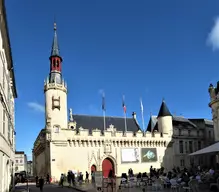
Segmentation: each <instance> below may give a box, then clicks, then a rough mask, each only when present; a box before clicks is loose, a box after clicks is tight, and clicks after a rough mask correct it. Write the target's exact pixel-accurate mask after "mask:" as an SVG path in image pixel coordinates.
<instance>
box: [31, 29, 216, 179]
mask: <svg viewBox="0 0 219 192" xmlns="http://www.w3.org/2000/svg"><path fill="white" fill-rule="evenodd" d="M49 59H50V73H49V76H48V78H47V79H46V81H45V82H44V94H45V127H44V128H43V129H42V130H41V131H40V133H39V135H38V137H37V138H36V141H35V142H34V147H33V172H34V175H35V176H36V175H38V176H46V175H47V174H49V175H50V176H51V177H52V179H53V181H55V180H59V178H60V175H61V174H62V173H65V174H66V173H67V172H68V171H69V170H71V171H73V172H75V173H78V172H82V173H83V174H85V172H86V171H88V172H89V173H90V172H91V171H102V172H103V176H104V177H107V176H108V173H109V171H110V170H111V169H112V170H113V172H114V173H115V175H117V176H121V174H122V173H127V171H128V169H130V168H132V169H133V171H134V173H138V172H143V171H145V172H148V171H149V169H150V166H153V167H154V168H160V167H164V168H165V169H166V170H171V169H172V168H174V167H176V166H180V167H184V166H188V165H190V164H191V163H195V162H188V161H187V159H188V158H187V153H189V152H188V151H187V148H186V145H185V143H186V142H187V140H188V143H190V144H189V146H190V145H191V146H192V148H193V147H194V146H196V145H197V144H198V141H200V142H201V144H200V146H199V147H202V148H203V147H204V146H205V145H206V143H204V141H205V139H203V138H205V135H206V134H205V131H206V130H210V131H211V134H213V132H212V130H213V129H212V127H213V124H212V122H211V121H207V120H205V119H196V120H195V119H191V120H189V119H185V118H184V117H176V116H173V115H172V114H171V113H170V111H169V109H168V107H167V105H166V103H165V101H162V104H161V107H160V111H159V113H158V115H157V116H152V117H151V118H150V121H149V123H148V129H147V131H146V132H144V131H142V130H141V127H140V126H139V124H138V121H137V118H136V113H135V112H133V115H132V117H131V118H128V117H127V119H126V120H127V121H126V127H127V129H124V117H108V116H106V117H105V123H104V122H103V117H101V116H90V115H78V114H73V112H72V110H71V109H69V110H68V108H67V84H66V82H64V80H63V77H62V57H61V55H60V53H59V47H58V40H57V31H56V25H55V26H54V38H53V44H52V50H51V55H50V57H49ZM68 111H69V112H68ZM197 122H198V123H199V125H198V123H197ZM104 124H105V126H106V129H104ZM200 125H202V126H200ZM201 127H202V128H201ZM124 130H125V131H124ZM179 130H181V132H180V134H182V131H183V133H184V135H186V133H187V134H188V133H190V134H192V137H191V135H188V137H186V138H184V137H183V138H182V137H181V135H179ZM188 130H190V132H188ZM197 130H198V131H199V134H198V135H197ZM174 135H175V136H174ZM212 137H213V136H212ZM206 140H207V138H206ZM191 141H192V142H193V141H194V142H193V143H191ZM195 142H196V144H195ZM191 146H190V149H191ZM183 148H184V150H183ZM193 150H194V149H193ZM204 161H205V159H203V162H204ZM206 161H207V160H206ZM203 162H202V163H203ZM197 163H200V162H197Z"/></svg>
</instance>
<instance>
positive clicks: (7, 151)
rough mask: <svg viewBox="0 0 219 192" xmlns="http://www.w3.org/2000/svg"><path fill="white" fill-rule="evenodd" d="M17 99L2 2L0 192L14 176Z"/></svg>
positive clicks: (0, 7) (7, 186)
mask: <svg viewBox="0 0 219 192" xmlns="http://www.w3.org/2000/svg"><path fill="white" fill-rule="evenodd" d="M15 98H17V93H16V86H15V79H14V68H13V60H12V55H11V48H10V38H9V33H8V27H7V19H6V10H5V4H4V0H1V1H0V178H1V179H0V191H2V192H5V191H8V190H9V187H10V185H11V184H12V183H13V182H12V178H13V177H12V175H14V152H15V130H14V129H15V128H14V99H15Z"/></svg>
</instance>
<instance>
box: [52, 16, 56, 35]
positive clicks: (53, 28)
mask: <svg viewBox="0 0 219 192" xmlns="http://www.w3.org/2000/svg"><path fill="white" fill-rule="evenodd" d="M53 29H54V31H56V15H54V28H53Z"/></svg>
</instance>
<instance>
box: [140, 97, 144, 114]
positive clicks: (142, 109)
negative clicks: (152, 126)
mask: <svg viewBox="0 0 219 192" xmlns="http://www.w3.org/2000/svg"><path fill="white" fill-rule="evenodd" d="M140 104H141V112H142V113H143V111H144V107H143V103H142V99H140Z"/></svg>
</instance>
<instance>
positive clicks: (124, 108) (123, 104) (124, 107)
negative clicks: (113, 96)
mask: <svg viewBox="0 0 219 192" xmlns="http://www.w3.org/2000/svg"><path fill="white" fill-rule="evenodd" d="M122 107H123V111H124V120H125V133H126V132H127V118H126V105H125V96H124V95H123V98H122Z"/></svg>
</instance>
